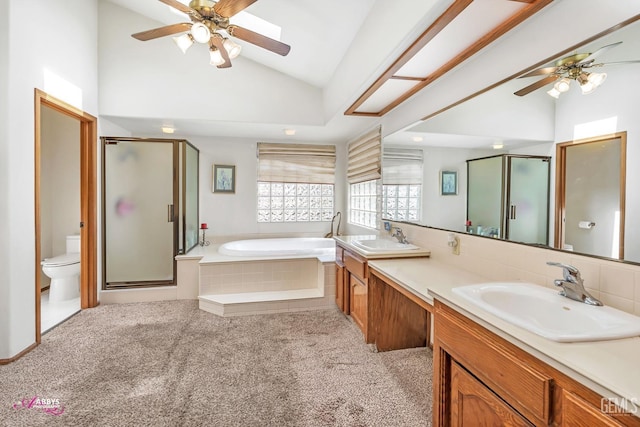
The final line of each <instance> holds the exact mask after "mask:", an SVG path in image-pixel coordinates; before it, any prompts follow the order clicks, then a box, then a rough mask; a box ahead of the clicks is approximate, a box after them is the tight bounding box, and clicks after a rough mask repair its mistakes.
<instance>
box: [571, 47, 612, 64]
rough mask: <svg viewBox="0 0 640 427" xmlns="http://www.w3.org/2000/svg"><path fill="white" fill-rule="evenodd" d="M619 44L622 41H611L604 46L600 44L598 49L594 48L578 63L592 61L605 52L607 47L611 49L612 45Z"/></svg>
mask: <svg viewBox="0 0 640 427" xmlns="http://www.w3.org/2000/svg"><path fill="white" fill-rule="evenodd" d="M620 44H622V42H618V43H612V44H608V45H606V46H602V47H601V48H600V49H598V50H596V51H595V52H593V53H592V54H591V55H589V56H587V57H586V58H584V59H583V60H582V61H580V62H578V64H584V63H585V62H593V60H594V59H596V58H597V57H598V56H600V55H602V54H603V53H605V52H607V51H608V50H609V49H613V48H614V47H616V46H618V45H620Z"/></svg>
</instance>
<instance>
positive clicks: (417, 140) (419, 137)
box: [411, 136, 424, 142]
mask: <svg viewBox="0 0 640 427" xmlns="http://www.w3.org/2000/svg"><path fill="white" fill-rule="evenodd" d="M411 140H412V141H413V142H422V141H423V140H424V138H423V137H421V136H414V137H412V138H411Z"/></svg>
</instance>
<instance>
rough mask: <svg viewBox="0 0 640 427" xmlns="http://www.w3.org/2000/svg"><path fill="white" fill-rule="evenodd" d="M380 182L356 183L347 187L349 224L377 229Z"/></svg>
mask: <svg viewBox="0 0 640 427" xmlns="http://www.w3.org/2000/svg"><path fill="white" fill-rule="evenodd" d="M379 184H380V181H379V180H377V179H374V180H371V181H364V182H358V183H356V184H350V185H349V222H350V223H351V224H357V225H361V226H363V227H369V228H378V224H380V215H379V212H380V209H379V205H378V200H380V198H379V194H380V185H379Z"/></svg>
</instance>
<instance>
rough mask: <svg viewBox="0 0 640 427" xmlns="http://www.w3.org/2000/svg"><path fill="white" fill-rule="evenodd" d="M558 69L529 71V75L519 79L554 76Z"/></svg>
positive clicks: (549, 68) (545, 68)
mask: <svg viewBox="0 0 640 427" xmlns="http://www.w3.org/2000/svg"><path fill="white" fill-rule="evenodd" d="M557 69H558V67H543V68H538V69H536V70H533V71H529V72H528V73H527V74H523V75H521V76H520V77H518V78H519V79H521V78H524V77H534V76H544V75H546V74H552V73H555V72H556V70H557Z"/></svg>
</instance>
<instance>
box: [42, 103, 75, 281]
mask: <svg viewBox="0 0 640 427" xmlns="http://www.w3.org/2000/svg"><path fill="white" fill-rule="evenodd" d="M41 135H42V138H41V151H40V153H41V155H40V159H41V160H40V165H41V166H40V170H41V175H40V250H41V253H40V256H41V258H50V257H53V256H57V255H61V254H64V253H65V252H66V236H68V235H71V234H79V233H80V227H79V224H80V122H79V121H78V120H76V119H73V118H70V117H68V116H65V115H64V114H62V113H59V112H57V111H55V110H53V109H51V108H43V109H42V116H41ZM41 278H42V281H41V286H42V287H46V286H48V285H49V283H50V279H49V277H47V275H46V274H44V273H41Z"/></svg>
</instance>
